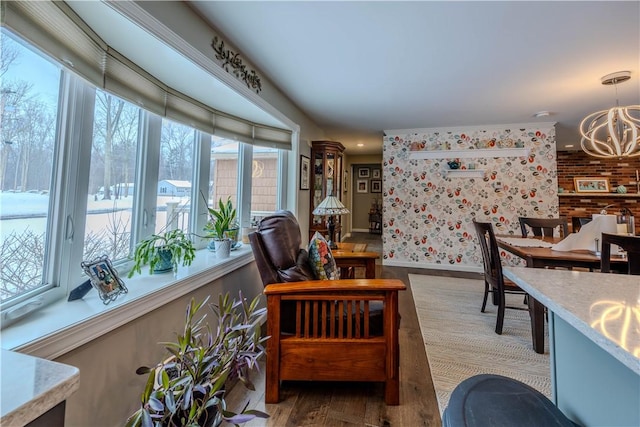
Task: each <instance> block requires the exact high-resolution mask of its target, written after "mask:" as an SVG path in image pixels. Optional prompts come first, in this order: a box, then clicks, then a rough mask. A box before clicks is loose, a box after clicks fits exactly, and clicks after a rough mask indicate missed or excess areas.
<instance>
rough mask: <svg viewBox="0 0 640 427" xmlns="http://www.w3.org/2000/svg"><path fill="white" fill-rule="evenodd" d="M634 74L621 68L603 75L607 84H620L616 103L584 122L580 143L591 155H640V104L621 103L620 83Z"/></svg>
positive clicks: (586, 118)
mask: <svg viewBox="0 0 640 427" xmlns="http://www.w3.org/2000/svg"><path fill="white" fill-rule="evenodd" d="M630 78H631V73H630V72H629V71H619V72H617V73H613V74H608V75H606V76H604V77H603V78H602V79H601V80H602V84H603V85H614V87H615V88H616V106H615V107H614V108H611V109H609V110H603V111H597V112H595V113H593V114H590V115H588V116H587V117H585V118H584V120H582V122H581V123H580V134H582V140H581V142H580V145H582V149H583V150H584V151H585V152H586V153H587V154H589V155H590V156H594V157H605V158H607V157H637V156H640V105H631V106H628V107H620V105H619V103H618V87H617V84H618V83H622V82H626V81H627V80H629V79H630Z"/></svg>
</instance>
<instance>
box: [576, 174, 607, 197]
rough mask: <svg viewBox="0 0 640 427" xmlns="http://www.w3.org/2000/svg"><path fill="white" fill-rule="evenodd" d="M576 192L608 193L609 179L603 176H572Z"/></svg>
mask: <svg viewBox="0 0 640 427" xmlns="http://www.w3.org/2000/svg"><path fill="white" fill-rule="evenodd" d="M573 183H574V185H575V187H576V193H608V192H609V179H608V178H603V177H576V178H573Z"/></svg>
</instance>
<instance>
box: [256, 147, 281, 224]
mask: <svg viewBox="0 0 640 427" xmlns="http://www.w3.org/2000/svg"><path fill="white" fill-rule="evenodd" d="M278 152H279V150H278V149H276V148H266V147H258V146H254V147H253V164H252V165H251V166H252V168H251V218H252V219H258V218H262V217H263V216H265V215H267V214H269V213H272V212H275V210H276V208H277V202H278V179H279V175H278V172H279V171H278Z"/></svg>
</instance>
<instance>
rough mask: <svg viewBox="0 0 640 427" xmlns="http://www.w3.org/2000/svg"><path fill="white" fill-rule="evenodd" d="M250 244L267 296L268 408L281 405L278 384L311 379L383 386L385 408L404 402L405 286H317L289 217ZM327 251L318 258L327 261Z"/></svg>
mask: <svg viewBox="0 0 640 427" xmlns="http://www.w3.org/2000/svg"><path fill="white" fill-rule="evenodd" d="M249 240H250V242H251V249H252V250H253V254H254V257H255V261H256V265H257V267H258V271H259V273H260V277H261V279H262V283H263V285H264V286H265V288H264V293H265V295H266V297H267V334H268V335H269V337H270V338H269V340H268V341H267V361H266V390H265V402H266V403H278V402H279V400H280V382H281V381H284V380H296V381H304V380H308V381H371V382H384V384H385V391H384V394H385V396H384V397H385V402H386V403H387V404H388V405H397V404H399V401H400V388H399V363H400V362H399V361H400V358H399V354H400V348H399V342H398V326H399V321H400V319H399V314H398V291H401V290H405V289H406V286H405V284H404V283H402V282H401V281H400V280H396V279H346V280H316V276H317V274H318V272H317V271H315V272H314V269H313V266H314V263H312V262H310V261H309V254H308V253H307V251H306V250H305V249H303V248H302V247H301V234H300V227H299V224H298V221H297V220H296V218H295V216H294V215H293V214H292V213H291V212H288V211H278V212H275V213H274V214H272V215H269V216H267V217H265V218H263V219H262V220H261V221H260V223H259V225H258V228H257V231H256V232H254V233H251V234H249ZM324 243H325V244H326V242H324ZM327 248H328V245H327ZM327 248H325V249H323V250H322V251H321V252H322V253H323V254H325V256H330V250H328V249H327ZM316 267H317V265H316Z"/></svg>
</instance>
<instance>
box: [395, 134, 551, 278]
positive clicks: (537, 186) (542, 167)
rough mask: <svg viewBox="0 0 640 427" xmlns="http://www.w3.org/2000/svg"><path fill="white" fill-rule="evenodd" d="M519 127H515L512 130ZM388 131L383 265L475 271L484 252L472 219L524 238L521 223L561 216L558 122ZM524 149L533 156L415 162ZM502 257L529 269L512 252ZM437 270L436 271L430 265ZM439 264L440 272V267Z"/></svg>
mask: <svg viewBox="0 0 640 427" xmlns="http://www.w3.org/2000/svg"><path fill="white" fill-rule="evenodd" d="M514 127H516V125H514ZM517 127H518V128H517V129H516V128H506V127H474V128H470V127H465V128H460V129H458V130H455V129H446V130H437V129H420V130H407V131H404V130H401V131H398V130H396V131H392V132H391V133H390V132H385V136H384V141H383V179H384V181H383V221H384V222H383V259H384V261H383V262H384V263H385V264H387V265H401V266H415V267H424V268H447V269H454V270H477V267H482V254H481V252H480V248H479V247H478V246H477V238H476V235H475V231H474V228H473V224H472V221H473V219H474V218H475V219H477V220H478V221H491V222H492V223H493V225H494V231H495V232H496V234H514V235H518V236H519V235H520V226H519V224H518V217H520V216H530V217H540V218H547V217H557V216H558V211H559V207H558V197H557V188H558V185H557V178H556V139H555V127H554V126H553V124H545V125H543V126H541V125H540V124H530V125H517ZM512 147H524V148H527V149H528V150H529V155H528V156H527V157H496V158H494V157H479V158H460V159H459V163H460V166H459V168H460V169H461V170H465V169H472V168H475V169H476V170H478V169H480V170H484V171H485V174H484V177H456V176H451V175H448V174H447V173H446V169H448V165H447V162H449V161H451V160H456V159H454V158H451V157H447V156H443V157H445V158H444V159H414V158H410V155H411V152H412V151H421V150H474V149H478V148H482V149H492V150H494V149H495V150H498V151H497V152H499V150H500V149H502V148H512ZM502 255H503V259H505V260H507V262H508V263H509V264H511V265H524V264H523V263H522V261H521V260H520V259H519V258H518V257H515V256H512V255H511V254H509V253H503V254H502ZM430 264H431V265H430ZM438 265H440V266H438Z"/></svg>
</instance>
